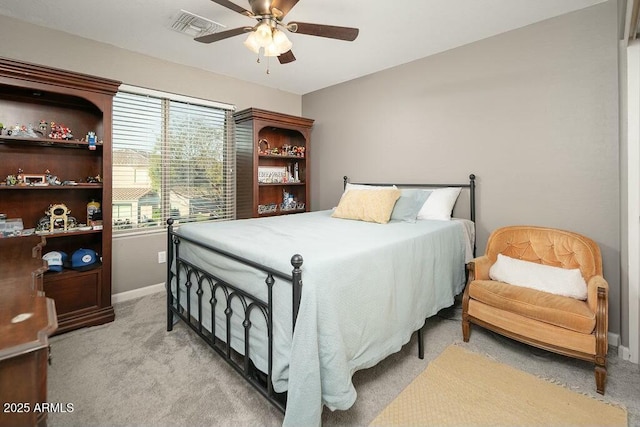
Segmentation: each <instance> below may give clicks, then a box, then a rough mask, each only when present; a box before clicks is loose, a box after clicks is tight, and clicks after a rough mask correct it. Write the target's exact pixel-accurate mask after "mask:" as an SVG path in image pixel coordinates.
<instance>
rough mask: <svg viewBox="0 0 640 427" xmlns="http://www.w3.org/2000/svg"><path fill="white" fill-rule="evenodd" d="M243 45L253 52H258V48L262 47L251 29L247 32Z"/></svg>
mask: <svg viewBox="0 0 640 427" xmlns="http://www.w3.org/2000/svg"><path fill="white" fill-rule="evenodd" d="M244 45H245V46H246V47H247V49H249V50H250V51H251V52H253V53H260V48H261V47H262V46H260V43H258V39H257V37H256V33H255V32H253V31H252V32H251V33H249V36H248V37H247V39H246V40H245V41H244Z"/></svg>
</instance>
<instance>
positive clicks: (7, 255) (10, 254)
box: [0, 236, 58, 427]
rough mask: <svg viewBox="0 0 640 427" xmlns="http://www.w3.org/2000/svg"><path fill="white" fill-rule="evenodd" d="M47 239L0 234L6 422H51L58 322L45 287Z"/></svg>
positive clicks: (0, 380) (1, 395) (2, 411)
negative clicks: (52, 346)
mask: <svg viewBox="0 0 640 427" xmlns="http://www.w3.org/2000/svg"><path fill="white" fill-rule="evenodd" d="M14 239H16V240H14ZM8 240H13V241H11V242H8ZM44 244H46V242H45V240H44V239H43V238H42V237H38V236H33V237H19V238H0V405H1V407H0V426H1V427H5V426H11V427H16V426H35V425H38V426H44V425H46V422H47V421H46V420H47V409H48V405H43V403H46V402H47V363H48V359H49V343H48V338H49V336H50V335H51V334H52V333H53V332H55V330H56V329H57V327H58V323H57V320H56V310H55V304H54V302H53V300H52V299H50V298H47V297H45V295H44V292H43V290H42V286H43V285H42V283H43V278H42V276H43V274H44V272H45V271H46V269H47V267H46V262H43V260H42V255H41V253H42V252H41V250H42V246H44ZM9 247H10V249H9Z"/></svg>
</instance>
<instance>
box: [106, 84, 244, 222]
mask: <svg viewBox="0 0 640 427" xmlns="http://www.w3.org/2000/svg"><path fill="white" fill-rule="evenodd" d="M232 111H233V108H232V107H231V106H228V105H224V104H217V103H213V102H208V101H205V100H199V99H194V98H187V97H183V96H178V95H173V94H167V93H161V92H156V91H150V90H146V89H140V88H133V87H129V86H124V87H121V89H120V91H119V92H118V93H117V94H116V96H115V98H114V101H113V229H114V231H119V232H126V231H132V230H133V231H141V230H158V229H161V228H163V227H164V225H165V224H166V220H167V218H169V217H171V218H174V219H176V220H178V221H180V222H192V221H204V220H228V219H233V218H234V217H235V171H234V165H235V149H234V146H233V128H232V126H233V117H232Z"/></svg>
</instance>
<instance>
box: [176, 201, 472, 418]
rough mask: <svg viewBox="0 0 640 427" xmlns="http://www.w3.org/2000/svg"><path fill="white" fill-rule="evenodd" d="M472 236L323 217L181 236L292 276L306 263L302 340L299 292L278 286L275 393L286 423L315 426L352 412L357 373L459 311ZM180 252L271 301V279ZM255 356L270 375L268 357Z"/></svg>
mask: <svg viewBox="0 0 640 427" xmlns="http://www.w3.org/2000/svg"><path fill="white" fill-rule="evenodd" d="M464 229H465V226H464V223H462V222H459V221H435V220H422V221H417V222H416V223H405V222H391V223H388V224H374V223H368V222H362V221H352V220H345V219H337V218H332V217H331V211H320V212H310V213H305V214H297V215H288V216H276V217H269V218H260V219H248V220H239V221H229V222H217V223H200V224H186V225H182V226H181V227H180V229H179V232H180V234H183V235H185V236H187V237H193V238H197V239H198V240H200V241H203V242H206V243H208V244H210V245H212V246H214V247H217V248H219V249H223V250H227V251H230V252H233V253H237V254H239V255H241V256H243V257H245V258H248V259H251V260H254V261H256V262H258V263H260V264H263V265H265V266H268V267H271V268H274V269H276V270H279V271H282V272H285V273H290V272H291V270H292V267H291V264H290V260H291V256H292V255H293V254H296V253H297V254H301V255H302V256H303V258H304V264H303V266H302V271H303V273H302V280H303V287H302V299H301V303H300V311H299V314H298V319H297V323H296V327H295V331H294V333H293V338H291V329H292V328H291V293H290V292H291V291H290V288H291V286H290V285H289V284H288V283H285V282H278V283H276V286H275V287H274V294H275V296H276V299H277V304H276V307H275V309H274V313H275V314H274V316H275V317H274V324H275V331H274V346H275V356H274V357H275V360H274V370H273V385H274V389H275V390H276V391H278V392H282V391H285V390H288V401H287V409H286V413H285V419H284V424H285V425H290V426H294V425H295V426H301V425H304V426H308V425H319V424H320V421H321V413H322V406H323V405H326V406H327V407H329V408H330V409H332V410H334V409H342V410H344V409H348V408H349V407H350V406H351V405H353V403H354V401H355V399H356V390H355V388H354V386H353V383H352V381H351V377H352V375H353V373H354V372H355V371H357V370H359V369H363V368H368V367H371V366H373V365H375V364H376V363H378V362H379V361H380V360H382V359H384V358H385V357H387V356H388V355H390V354H392V353H395V352H397V351H399V350H400V348H401V347H402V345H404V344H406V343H407V342H408V341H409V339H410V337H411V334H412V333H413V332H414V331H415V330H417V329H419V328H420V327H422V325H423V323H424V321H425V319H426V318H427V317H429V316H432V315H434V314H436V313H437V312H438V311H439V310H440V309H442V308H444V307H449V306H451V305H452V304H453V303H454V297H455V295H457V294H459V293H460V292H461V291H462V289H463V287H464V264H465V247H467V246H469V245H468V237H467V236H466V233H465V231H464ZM465 240H467V241H465ZM181 251H182V252H181V256H184V257H190V258H189V259H190V260H192V262H194V264H196V265H199V266H201V267H205V268H217V269H218V271H220V273H219V274H220V275H221V277H222V278H224V279H225V280H228V281H229V282H230V283H240V282H244V283H250V284H249V285H247V287H248V290H249V291H250V292H253V293H256V294H259V295H261V296H262V297H263V298H265V299H266V290H265V289H266V287H265V286H264V275H262V276H259V275H255V274H253V273H248V272H247V271H246V268H243V267H239V266H237V265H234V263H231V262H227V261H221V260H219V259H218V260H215V259H211V257H210V255H207V254H205V253H204V251H201V250H197V249H188V247H186V246H185V248H181ZM260 277H262V278H260ZM234 280H235V281H234ZM203 318H206V317H204V316H203ZM220 318H221V319H222V317H220ZM257 327H258V328H259V325H258V326H257ZM236 335H237V336H238V339H237V340H236V339H235V338H234V340H235V341H237V343H236V342H232V345H233V346H234V348H236V349H237V350H238V351H241V352H242V347H241V346H240V339H239V338H240V337H241V332H239V333H238V334H236ZM265 342H266V341H265V340H262V341H260V340H259V339H256V340H254V341H253V342H252V345H256V346H260V345H262V344H264V343H265ZM251 354H252V355H253V356H252V358H254V363H255V364H256V366H258V368H260V369H262V370H264V369H265V366H266V362H265V358H266V356H264V357H261V356H260V354H264V350H256V351H253V350H251Z"/></svg>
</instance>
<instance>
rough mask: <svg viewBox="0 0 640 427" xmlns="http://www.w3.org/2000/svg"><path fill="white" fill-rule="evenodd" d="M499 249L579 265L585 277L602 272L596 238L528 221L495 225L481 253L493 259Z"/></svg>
mask: <svg viewBox="0 0 640 427" xmlns="http://www.w3.org/2000/svg"><path fill="white" fill-rule="evenodd" d="M499 253H500V254H503V255H505V256H509V257H511V258H515V259H520V260H523V261H530V262H537V263H539V264H544V265H551V266H554V267H562V268H568V269H574V268H579V269H580V271H581V272H582V277H584V279H585V280H587V281H588V280H589V279H590V278H591V277H592V276H594V275H602V256H601V254H600V248H599V247H598V245H597V244H596V242H594V241H593V240H591V239H590V238H588V237H585V236H583V235H581V234H578V233H574V232H571V231H565V230H558V229H555V228H547V227H536V226H530V225H517V226H509V227H503V228H499V229H497V230H495V231H494V232H493V233H491V235H490V236H489V240H488V241H487V251H486V254H485V255H487V257H489V259H490V260H491V262H492V263H494V262H496V260H497V258H498V254H499Z"/></svg>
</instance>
